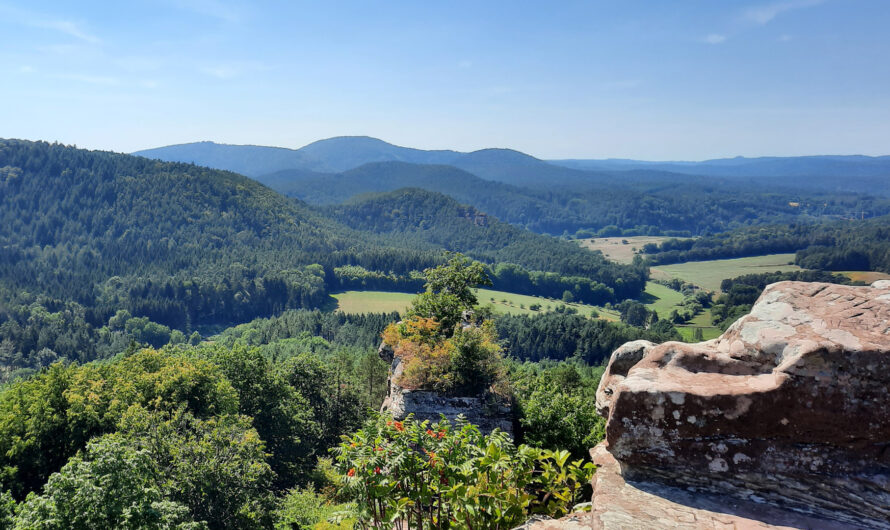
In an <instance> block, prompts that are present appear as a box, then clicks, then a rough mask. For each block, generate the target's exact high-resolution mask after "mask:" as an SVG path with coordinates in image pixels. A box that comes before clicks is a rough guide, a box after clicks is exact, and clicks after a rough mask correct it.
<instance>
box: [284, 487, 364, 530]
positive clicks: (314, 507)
mask: <svg viewBox="0 0 890 530" xmlns="http://www.w3.org/2000/svg"><path fill="white" fill-rule="evenodd" d="M352 511H353V506H351V505H347V504H333V503H331V502H330V501H329V500H328V499H326V498H325V497H324V496H323V495H319V494H318V493H316V492H315V490H314V489H313V488H312V487H309V488H305V489H299V488H295V489H293V490H291V491H289V492H288V493H287V495H285V496H284V497H283V498H282V499H281V501H280V502H279V507H278V509H277V510H276V511H275V529H276V530H315V529H318V528H324V529H326V530H327V529H331V530H334V529H338V530H339V529H343V530H346V529H350V528H353V526H354V524H355V521H354V520H353V519H351V518H350V515H351V514H352Z"/></svg>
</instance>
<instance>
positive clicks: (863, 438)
mask: <svg viewBox="0 0 890 530" xmlns="http://www.w3.org/2000/svg"><path fill="white" fill-rule="evenodd" d="M596 406H597V409H598V410H599V411H600V413H601V414H603V415H604V416H605V417H606V418H608V422H607V426H606V441H605V442H604V444H603V446H602V447H600V448H598V449H597V450H596V451H595V458H596V459H597V460H598V461H599V463H600V465H601V466H602V468H601V470H600V472H599V473H598V478H597V479H596V481H595V493H594V499H593V505H594V514H593V515H594V517H593V523H592V525H593V526H594V527H606V528H610V527H614V528H651V527H683V526H684V525H691V526H688V527H690V528H694V527H699V528H700V527H719V526H715V525H716V522H715V521H719V520H720V519H719V518H717V519H713V521H712V520H711V519H707V517H708V516H707V515H706V512H707V511H711V512H714V513H717V514H720V513H721V512H720V503H721V501H720V499H723V501H722V502H723V504H724V506H725V507H726V510H725V512H727V513H728V512H732V511H733V510H734V511H735V512H736V513H737V514H741V515H738V517H742V519H744V518H746V517H749V516H750V517H753V518H749V519H746V520H748V521H749V522H750V523H751V524H750V525H749V526H752V527H756V526H764V527H769V526H773V527H783V526H787V527H800V528H810V527H816V528H820V527H825V528H830V527H845V526H847V527H854V528H858V527H862V528H890V522H888V521H890V282H877V283H875V284H873V285H872V286H871V287H850V286H841V285H833V284H823V283H802V282H781V283H777V284H773V285H770V286H768V287H767V288H766V289H765V290H764V292H763V294H762V295H761V297H760V298H759V299H758V301H757V303H756V304H755V305H754V306H753V308H752V310H751V313H750V314H749V315H747V316H745V317H743V318H742V319H740V320H739V321H738V322H736V323H735V324H734V325H733V326H732V327H730V328H729V329H728V330H727V331H726V332H725V333H724V334H723V335H722V336H721V337H719V338H718V339H714V340H711V341H707V342H703V343H700V344H685V343H677V342H669V343H665V344H661V345H655V344H651V343H647V342H643V341H637V342H633V343H629V344H626V345H624V346H623V347H621V348H619V349H618V350H617V351H616V352H615V353H613V355H612V358H611V360H610V363H609V367H608V368H607V370H606V373H605V374H604V376H603V379H602V381H601V383H600V387H599V389H598V391H597V399H596ZM612 462H614V465H612V464H611V463H612ZM610 466H611V469H612V471H611V472H610V471H609V469H610ZM610 473H611V474H610ZM610 478H611V479H613V483H611V485H607V484H609V481H610ZM614 481H618V482H620V484H624V485H629V486H630V487H631V488H633V489H634V490H635V491H643V492H644V493H647V494H649V495H650V497H649V498H648V499H649V500H648V501H646V500H645V499H646V497H645V496H641V497H638V498H637V499H636V501H634V500H632V499H633V498H634V495H630V494H629V493H628V495H624V496H617V497H616V496H615V495H614V489H615V488H617V487H623V486H619V485H616V483H615V482H614ZM645 484H657V485H658V486H657V487H655V486H650V487H642V488H641V487H640V485H645ZM662 487H663V488H668V489H666V490H665V492H663V493H664V495H673V496H674V497H676V498H673V499H668V500H670V501H671V502H673V503H675V504H678V505H681V506H687V507H688V508H690V510H687V511H685V512H684V510H682V509H679V508H677V507H676V506H674V507H672V508H670V509H668V508H665V510H667V511H664V510H662V511H659V510H658V509H656V508H654V506H655V505H656V504H657V503H656V502H655V501H654V500H653V499H655V498H657V499H665V497H664V495H660V494H658V492H657V490H658V488H662ZM628 491H630V490H628ZM670 491H673V492H674V493H673V494H669V493H666V492H670ZM653 492H654V493H653ZM652 495H654V497H652ZM622 499H624V500H622ZM695 499H701V500H703V501H702V502H704V500H706V499H710V501H709V502H711V504H708V505H707V508H706V509H704V510H705V511H698V512H696V510H699V508H696V507H695V506H690V504H694V502H693V501H694V500H695ZM715 499H716V500H715ZM646 502H648V503H649V504H650V505H651V506H653V510H654V512H653V513H655V515H656V519H655V520H657V519H658V518H659V517H661V518H662V520H661V523H653V520H649V521H647V522H645V523H644V522H642V519H641V520H640V521H638V523H639V524H637V523H634V522H633V521H634V517H633V515H632V514H633V513H635V512H636V513H639V511H640V509H641V505H640V503H643V504H645V503H646ZM628 503H629V504H628ZM731 506H735V508H732V509H730V507H731ZM643 508H644V507H643ZM670 510H673V512H671V511H670ZM619 513H624V514H625V515H626V516H627V517H628V518H629V519H626V520H625V523H626V524H624V523H620V524H619V523H618V522H615V521H617V520H620V519H621V518H620V517H619V518H618V519H615V518H614V517H613V518H612V519H610V515H609V514H612V515H613V516H616V517H617V515H616V514H619ZM670 513H675V514H676V516H675V517H673V519H672V516H671V515H670ZM727 513H723V516H724V519H725V518H726V516H727ZM758 513H760V514H769V515H761V516H760V519H758V518H757V514H758ZM779 513H781V514H784V515H782V516H780V515H777V514H779ZM680 517H685V518H687V519H688V520H689V521H692V522H689V521H687V522H683V521H681V520H680V519H679V518H680ZM690 517H691V518H692V519H689V518H690ZM695 517H703V519H702V520H701V521H700V522H699V523H696V522H695ZM789 518H790V519H789ZM795 518H796V519H795ZM814 520H815V521H822V522H821V523H818V524H816V523H813V522H812V521H814ZM609 521H612V522H613V523H614V524H609ZM628 521H630V522H628ZM706 521H710V522H706ZM758 521H759V523H762V524H759V523H758V524H755V523H757V522H758ZM712 522H713V523H714V524H711V523H712ZM635 525H636V526H635ZM733 525H735V526H739V524H737V523H735V522H733ZM741 526H745V525H741ZM729 527H730V528H731V527H732V526H729Z"/></svg>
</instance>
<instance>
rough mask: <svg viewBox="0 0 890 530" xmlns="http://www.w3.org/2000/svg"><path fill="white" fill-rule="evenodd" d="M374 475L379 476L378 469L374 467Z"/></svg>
mask: <svg viewBox="0 0 890 530" xmlns="http://www.w3.org/2000/svg"><path fill="white" fill-rule="evenodd" d="M374 473H375V474H377V475H379V474H380V467H375V468H374Z"/></svg>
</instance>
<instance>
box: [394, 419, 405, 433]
mask: <svg viewBox="0 0 890 530" xmlns="http://www.w3.org/2000/svg"><path fill="white" fill-rule="evenodd" d="M393 426H394V427H395V428H396V430H397V431H399V432H402V431H404V430H405V427H404V426H403V425H402V422H400V421H397V422H395V423H393Z"/></svg>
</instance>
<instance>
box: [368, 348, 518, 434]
mask: <svg viewBox="0 0 890 530" xmlns="http://www.w3.org/2000/svg"><path fill="white" fill-rule="evenodd" d="M377 353H378V354H379V355H380V358H381V359H383V360H384V361H386V362H388V363H390V368H389V381H388V382H389V389H388V391H387V395H386V398H385V399H384V401H383V405H382V407H381V409H380V410H381V412H388V413H389V414H391V415H392V417H393V418H395V419H397V420H400V419H404V418H405V417H407V416H408V415H409V414H413V415H414V418H415V419H417V420H419V421H423V420H430V421H439V419H440V417H441V416H440V415H444V416H445V417H446V418H448V420H450V421H451V422H454V420H455V419H456V418H457V417H458V415H463V416H464V417H466V419H467V421H469V422H470V423H472V424H474V425H476V426H477V427H479V430H480V431H482V432H483V433H490V432H491V431H493V430H494V429H500V430H502V431H504V432H506V433H507V434H509V435H510V436H513V415H512V410H511V407H510V403H509V401H506V400H504V399H501V398H497V397H496V396H492V395H488V394H485V395H478V396H446V395H443V394H440V393H438V392H433V391H430V390H410V389H407V388H402V387H401V386H399V385H398V383H397V382H396V381H398V379H399V376H400V375H401V374H402V370H403V369H404V365H403V363H402V361H401V359H400V358H399V357H398V356H395V355H393V350H392V348H390V347H389V346H387V345H386V344H381V345H380V348H379V349H378V351H377Z"/></svg>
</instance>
